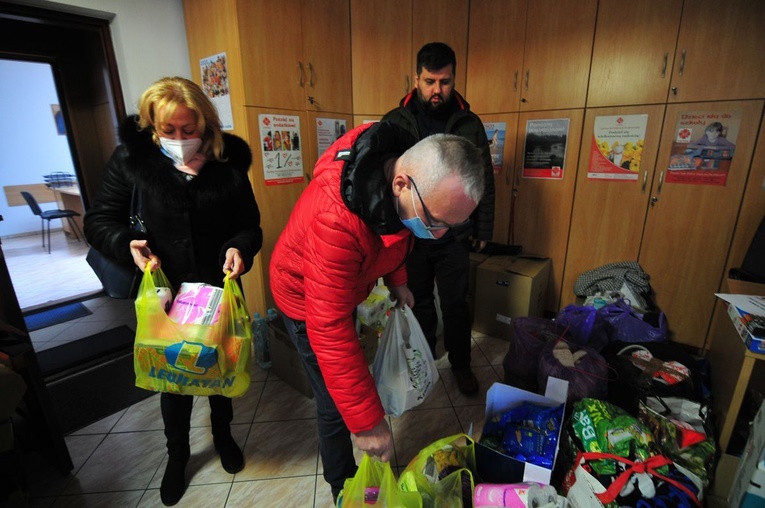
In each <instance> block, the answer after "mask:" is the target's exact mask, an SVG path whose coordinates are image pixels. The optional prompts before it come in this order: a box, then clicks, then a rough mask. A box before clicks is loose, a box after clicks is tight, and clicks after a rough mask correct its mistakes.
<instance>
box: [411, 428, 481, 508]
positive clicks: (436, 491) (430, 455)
mask: <svg viewBox="0 0 765 508" xmlns="http://www.w3.org/2000/svg"><path fill="white" fill-rule="evenodd" d="M473 471H475V442H474V441H473V440H472V439H471V438H470V437H469V436H468V435H467V434H455V435H453V436H449V437H445V438H443V439H439V440H438V441H435V442H433V443H431V444H430V445H428V446H426V447H425V448H423V449H422V450H420V452H419V453H418V454H417V456H416V457H415V458H413V459H412V460H411V461H410V462H409V464H407V466H406V469H404V472H403V473H401V477H400V478H399V480H398V486H399V489H400V490H402V491H404V492H419V493H420V495H421V496H422V506H423V508H462V507H469V506H472V505H473V489H474V488H475V482H474V480H473Z"/></svg>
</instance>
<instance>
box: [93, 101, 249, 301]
mask: <svg viewBox="0 0 765 508" xmlns="http://www.w3.org/2000/svg"><path fill="white" fill-rule="evenodd" d="M136 121H137V117H135V116H131V117H128V118H126V119H125V120H124V121H123V122H122V124H121V125H120V129H119V135H120V140H121V141H122V144H121V145H120V146H118V147H117V148H116V150H115V151H114V153H113V154H112V156H111V159H110V160H109V162H108V164H107V166H106V169H105V171H104V174H103V176H102V180H101V185H100V188H99V190H98V193H97V194H96V196H95V197H94V199H92V200H91V206H90V207H89V208H88V210H87V212H86V214H85V219H84V223H85V236H86V238H87V240H88V242H89V243H90V244H91V246H93V247H94V248H96V249H97V250H99V251H101V252H102V253H104V254H106V255H108V256H111V257H113V258H115V259H118V260H122V261H125V262H127V263H132V262H133V258H132V256H131V255H130V248H129V244H130V241H131V240H133V239H148V241H149V243H148V245H149V248H150V249H151V250H152V252H153V253H154V254H156V255H157V256H159V258H160V260H161V262H162V270H163V271H164V272H165V274H166V275H167V276H168V279H169V280H170V282H171V283H172V284H173V286H174V289H176V290H177V289H178V287H179V286H180V283H181V282H206V283H208V284H213V285H216V286H221V285H222V283H223V277H224V274H223V271H222V266H223V262H224V260H225V253H226V250H227V249H228V248H230V247H234V248H237V249H239V251H240V252H241V253H242V258H243V259H244V262H245V266H246V270H249V269H250V268H251V267H252V263H253V258H254V257H255V255H256V254H257V253H258V251H259V250H260V248H261V246H262V243H263V234H262V231H261V229H260V211H259V210H258V205H257V203H256V202H255V196H254V194H253V191H252V186H251V184H250V181H249V179H248V171H249V167H250V164H251V163H252V153H251V151H250V148H249V146H248V145H247V143H246V142H245V141H244V140H242V139H241V138H239V137H237V136H234V135H231V134H226V133H224V135H223V136H224V145H225V148H224V152H223V159H224V160H223V161H218V160H214V159H213V160H209V161H208V162H207V163H205V165H204V166H203V167H202V168H201V169H200V170H199V174H198V175H197V176H196V177H193V178H191V179H188V178H187V175H186V174H185V173H183V172H181V171H178V170H177V169H176V168H175V166H174V165H173V163H172V161H171V160H170V158H168V157H167V156H165V155H164V154H163V153H162V152H161V151H160V148H159V147H158V146H157V145H156V144H155V143H154V142H153V140H152V138H151V132H150V131H149V130H146V131H139V130H138V128H137V123H136ZM134 187H135V189H136V191H137V193H136V196H137V197H138V199H137V200H136V201H137V203H136V206H135V208H137V209H138V210H137V211H138V212H140V216H141V219H142V220H143V222H144V224H145V226H146V229H147V232H146V233H142V232H139V231H135V230H133V229H132V228H131V227H130V222H129V216H130V211H131V196H132V194H133V188H134Z"/></svg>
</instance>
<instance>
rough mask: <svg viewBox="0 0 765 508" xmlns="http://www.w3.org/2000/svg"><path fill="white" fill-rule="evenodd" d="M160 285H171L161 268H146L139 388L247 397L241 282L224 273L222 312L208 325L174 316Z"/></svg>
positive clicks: (139, 302)
mask: <svg viewBox="0 0 765 508" xmlns="http://www.w3.org/2000/svg"><path fill="white" fill-rule="evenodd" d="M157 287H167V288H171V286H170V283H169V282H168V280H167V277H166V276H165V274H164V273H163V272H162V269H161V268H160V269H157V270H155V271H154V272H153V273H152V272H151V270H149V269H147V270H146V271H145V272H144V274H143V278H142V280H141V285H140V287H139V288H138V296H137V298H136V301H135V309H136V318H137V326H136V336H135V344H134V347H133V352H134V355H133V356H134V359H133V365H134V370H135V376H136V381H135V384H136V386H138V387H139V388H144V389H146V390H152V391H157V392H167V393H176V394H182V395H203V396H207V395H224V396H226V397H239V396H241V395H244V393H245V392H246V391H247V389H248V388H249V386H250V358H251V355H252V328H251V326H250V317H249V312H248V311H247V307H246V305H245V302H244V296H243V295H242V291H241V289H240V288H239V284H237V283H236V281H235V280H231V279H229V277H228V276H226V277H225V279H224V282H223V295H222V298H221V304H220V315H219V316H218V319H217V321H215V322H214V323H213V324H210V325H201V324H179V323H176V322H175V321H173V320H172V319H170V317H169V316H168V315H167V312H166V310H165V309H164V307H163V306H162V302H161V300H160V297H159V295H158V294H157ZM171 289H172V288H171Z"/></svg>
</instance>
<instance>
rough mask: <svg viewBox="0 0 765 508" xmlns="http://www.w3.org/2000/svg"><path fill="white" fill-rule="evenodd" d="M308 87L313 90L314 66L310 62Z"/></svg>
mask: <svg viewBox="0 0 765 508" xmlns="http://www.w3.org/2000/svg"><path fill="white" fill-rule="evenodd" d="M308 72H309V74H308V76H309V78H308V85H309V86H310V87H311V88H313V64H311V62H308Z"/></svg>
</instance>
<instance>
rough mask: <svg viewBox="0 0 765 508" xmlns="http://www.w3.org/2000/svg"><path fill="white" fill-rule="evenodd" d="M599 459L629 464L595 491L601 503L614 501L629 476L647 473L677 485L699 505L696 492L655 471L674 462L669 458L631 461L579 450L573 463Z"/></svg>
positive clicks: (657, 456)
mask: <svg viewBox="0 0 765 508" xmlns="http://www.w3.org/2000/svg"><path fill="white" fill-rule="evenodd" d="M601 459H612V460H616V461H618V462H621V463H622V464H627V465H628V466H630V467H629V468H628V469H627V470H626V471H624V472H623V473H622V474H620V475H619V476H618V477H617V478H616V479H615V480H614V481H613V482H611V485H609V486H608V488H606V491H605V492H601V493H595V495H596V496H597V497H598V499H600V500H601V501H602V502H603V503H606V504H607V503H611V502H613V501H615V500H616V498H617V497H618V496H619V493H620V492H621V491H622V489H623V488H624V486H625V485H627V482H628V481H629V479H630V477H631V476H632V475H633V474H639V473H648V474H650V475H651V476H655V477H656V478H660V479H662V480H664V481H665V482H667V483H669V484H671V485H673V486H674V487H677V488H678V489H680V490H681V491H682V492H683V493H684V494H685V495H687V496H688V497H689V498H690V499H691V500H692V501H693V502H694V503H695V504H696V505H697V506H701V503H700V502H699V500H698V498H697V497H696V494H694V493H693V492H692V491H691V490H690V489H689V488H688V487H686V486H685V485H683V484H682V483H680V482H678V481H677V480H673V479H672V478H667V477H666V476H664V475H662V474H660V473H659V472H658V471H656V470H657V469H658V468H660V467H662V466H667V465H669V464H673V463H674V462H673V461H672V459H669V458H667V457H665V456H663V455H654V456H652V457H648V458H647V459H646V460H644V461H642V462H633V461H631V460H629V459H627V458H625V457H620V456H619V455H613V454H611V453H596V452H579V453H578V454H577V456H576V462H575V464H577V466H578V465H580V464H582V462H583V461H587V460H601ZM575 467H576V466H575Z"/></svg>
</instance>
